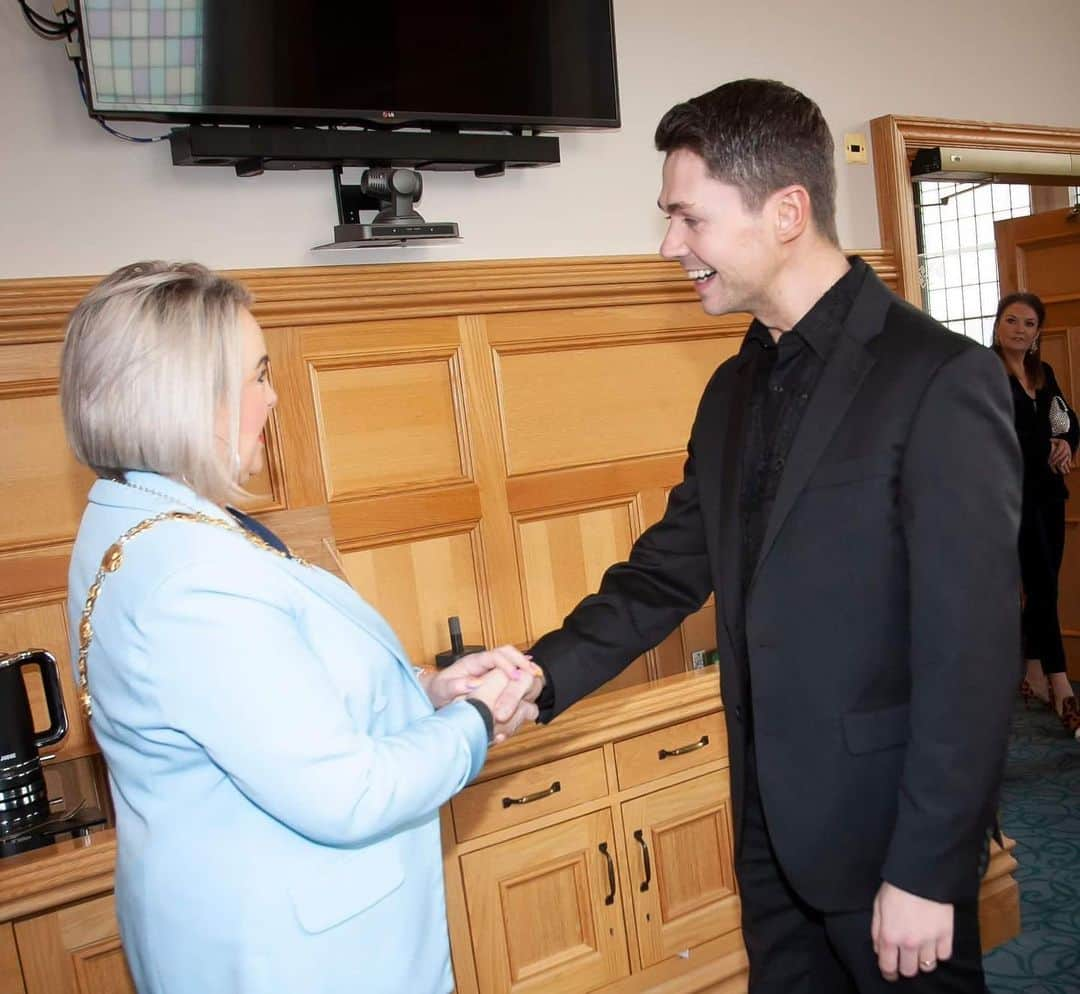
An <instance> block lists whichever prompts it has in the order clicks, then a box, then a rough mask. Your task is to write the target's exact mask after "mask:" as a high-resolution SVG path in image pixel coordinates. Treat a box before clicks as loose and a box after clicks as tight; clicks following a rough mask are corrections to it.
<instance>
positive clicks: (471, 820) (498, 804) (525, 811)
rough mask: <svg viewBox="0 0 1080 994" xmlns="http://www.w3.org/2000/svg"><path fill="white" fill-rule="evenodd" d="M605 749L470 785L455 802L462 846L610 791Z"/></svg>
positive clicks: (455, 821) (454, 810)
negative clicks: (491, 833)
mask: <svg viewBox="0 0 1080 994" xmlns="http://www.w3.org/2000/svg"><path fill="white" fill-rule="evenodd" d="M607 789H608V787H607V773H606V772H605V771H604V751H603V749H593V750H591V751H590V752H583V753H581V754H580V755H577V756H568V757H567V758H566V759H558V760H555V761H554V762H552V763H542V764H541V765H540V766H534V767H532V768H530V769H528V770H519V771H518V772H517V773H508V774H507V775H506V776H504V777H498V778H497V779H495V780H488V781H486V782H484V783H478V784H474V785H473V786H472V787H466V788H465V789H464V790H463V791H462V792H461V793H460V794H458V795H457V796H456V797H454V798H453V799H451V801H450V810H451V811H452V812H453V815H454V832H455V834H456V835H457V840H458V842H464V841H465V840H466V839H475V838H476V837H477V836H478V835H487V834H488V833H489V832H497V831H498V830H499V829H501V828H512V827H513V826H514V825H520V824H521V823H522V822H525V821H531V820H532V819H533V818H540V817H542V816H543V815H549V814H551V813H552V812H555V811H562V810H564V809H565V808H572V807H573V806H574V805H575V804H581V803H582V802H583V801H591V800H593V799H594V798H597V797H603V796H604V795H605V794H606V793H607Z"/></svg>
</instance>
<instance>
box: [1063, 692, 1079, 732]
mask: <svg viewBox="0 0 1080 994" xmlns="http://www.w3.org/2000/svg"><path fill="white" fill-rule="evenodd" d="M1058 717H1059V718H1060V719H1061V723H1062V724H1063V725H1064V726H1065V731H1067V732H1068V733H1069V734H1070V735H1071V736H1072V737H1073V738H1074V739H1080V702H1077V700H1076V697H1075V696H1070V697H1066V698H1064V699H1063V700H1062V702H1061V713H1060V714H1059V715H1058Z"/></svg>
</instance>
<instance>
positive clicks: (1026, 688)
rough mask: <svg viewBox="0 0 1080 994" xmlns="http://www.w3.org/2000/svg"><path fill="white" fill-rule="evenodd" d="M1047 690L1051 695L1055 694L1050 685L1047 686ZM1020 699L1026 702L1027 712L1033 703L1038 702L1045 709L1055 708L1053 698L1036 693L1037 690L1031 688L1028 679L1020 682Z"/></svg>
mask: <svg viewBox="0 0 1080 994" xmlns="http://www.w3.org/2000/svg"><path fill="white" fill-rule="evenodd" d="M1047 690H1048V691H1049V692H1050V693H1051V694H1053V692H1054V690H1053V688H1052V687H1050V686H1049V685H1047ZM1020 699H1021V700H1022V701H1023V702H1024V710H1025V711H1026V710H1027V709H1028V706H1029V705H1030V704H1031V703H1032V702H1033V701H1037V702H1038V703H1039V704H1041V705H1042V706H1043V707H1051V708H1052V707H1053V706H1054V704H1053V699H1052V697H1043V696H1042V694H1038V693H1036V692H1035V688H1034V687H1033V686H1031V683H1030V682H1029V681H1028V678H1027V677H1024V679H1023V680H1021V681H1020Z"/></svg>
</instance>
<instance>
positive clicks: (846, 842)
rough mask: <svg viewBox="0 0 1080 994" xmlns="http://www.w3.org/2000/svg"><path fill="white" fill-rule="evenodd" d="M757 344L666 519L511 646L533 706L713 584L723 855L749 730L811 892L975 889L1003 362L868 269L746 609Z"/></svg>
mask: <svg viewBox="0 0 1080 994" xmlns="http://www.w3.org/2000/svg"><path fill="white" fill-rule="evenodd" d="M759 351H760V350H753V349H749V348H747V347H746V346H745V344H744V347H743V349H742V350H741V351H740V353H739V354H738V355H737V356H735V357H734V358H732V359H731V360H729V361H728V362H725V363H724V364H723V365H722V366H720V368H719V369H717V371H716V373H715V374H714V375H713V377H712V379H711V381H710V382H709V384H708V386H707V387H706V390H705V393H704V395H703V397H702V400H701V403H700V406H699V408H698V413H697V417H696V419H695V422H694V426H693V429H692V433H691V437H690V443H689V447H688V458H687V461H686V466H685V470H684V477H683V480H682V482H681V483H680V484H679V485H678V486H677V487H675V488H674V489H673V490H672V492H671V496H670V498H669V501H668V506H667V510H666V513H665V514H664V517H663V518H662V519H661V520H660V521H659V522H657V523H656V524H655V525H653V526H652V527H651V528H649V529H648V530H647V531H645V532H644V533H643V534H642V535H641V537H640V538H639V539H638V541H637V542H635V544H634V547H633V550H632V551H631V554H630V558H629V560H628V561H627V562H625V563H620V564H618V565H616V566H613V567H612V568H611V569H609V570H608V571H607V573H606V574H605V575H604V578H603V581H602V583H601V586H600V590H599V592H598V593H597V594H595V595H592V596H590V597H587V598H586V599H585V600H583V601H582V602H581V603H580V604H579V605H578V606H577V607H576V608H575V609H574V611H573V612H572V613H571V614H570V615H569V616H568V617H567V618H566V620H565V622H564V624H563V626H562V628H560V629H559V630H557V631H555V632H552V633H550V634H548V635H546V636H544V637H543V638H542V639H540V641H539V642H537V643H536V645H535V646H534V647H533V650H532V652H533V654H534V657H535V658H536V659H537V661H538V662H540V663H541V664H543V666H544V667H545V668H546V669H547V671H548V673H549V675H550V677H551V680H552V683H553V686H554V689H555V704H554V709H553V710H552V711H551V712H550V713H549V714H546V715H545V716H544V717H545V719H548V718H550V717H553V716H554V715H555V714H558V713H559V712H560V711H561V710H563V709H564V708H566V707H568V706H569V705H570V704H572V703H573V702H574V701H576V700H577V699H579V698H580V697H582V696H584V695H585V694H587V693H589V692H590V691H591V690H593V689H594V688H596V687H597V686H599V685H600V684H602V683H603V682H605V681H606V680H608V679H610V678H611V677H613V676H614V675H615V674H616V673H618V672H619V671H620V670H621V669H622V668H623V667H624V666H625V665H627V663H628V662H629V661H630V660H632V659H634V658H635V657H636V656H638V655H639V654H640V653H641V652H643V651H645V650H646V649H648V648H650V647H652V646H654V645H656V644H657V643H658V642H660V641H661V640H662V639H663V638H665V637H666V636H667V635H668V634H669V633H670V632H671V631H672V630H673V629H674V628H675V627H676V626H677V625H678V624H679V622H680V621H681V620H682V619H683V618H684V617H685V616H686V615H687V614H688V613H690V612H692V611H695V610H697V609H698V608H700V606H701V605H702V604H703V603H704V601H705V599H706V598H707V597H708V595H709V593H710V592H711V591H714V590H715V591H716V595H717V597H716V622H717V625H716V627H717V633H718V639H719V647H720V650H721V653H720V654H721V664H720V665H721V681H722V689H723V697H724V703H725V706H726V718H727V725H728V733H729V747H730V754H731V780H732V793H733V797H734V805H735V815H736V845H737V846H738V844H739V839H740V836H741V810H742V797H743V790H744V781H745V774H746V752H747V748H748V746H749V745H750V742H749V739H750V736H751V735H752V736H753V747H754V748H755V755H756V767H757V776H758V781H759V787H760V791H761V797H762V803H763V805H764V808H765V813H766V817H767V821H768V825H769V832H770V835H771V838H772V841H773V845H774V847H775V849H776V853H777V856H778V859H779V861H780V863H781V865H782V867H783V869H784V871H785V872H786V874H787V876H788V878H789V880H790V881H791V883H792V884H793V886H794V887H795V888H796V890H797V891H798V892H799V894H800V895H801V896H802V897H803V898H804V899H805V900H807V901H808V902H809V903H810V904H812V905H814V906H815V907H818V908H821V909H822V910H834V911H838V910H845V909H854V908H865V907H868V906H869V905H870V903H871V902H872V899H873V896H874V894H875V892H876V890H877V888H878V887H879V885H880V883H881V881H882V879H885V880H888V881H889V882H891V883H893V884H895V885H896V886H898V887H901V888H903V889H904V890H907V891H910V892H913V893H915V894H919V895H921V896H923V897H927V898H931V899H933V900H937V901H945V902H956V901H961V900H969V899H973V898H974V897H975V896H976V894H977V890H978V883H979V881H978V868H977V867H978V863H979V859H980V856H981V854H982V851H983V845H984V843H985V835H986V830H987V827H988V826H989V824H990V823H991V822H992V820H993V817H994V814H995V808H996V800H997V792H998V787H999V783H1000V779H1001V774H1002V770H1003V765H1004V756H1005V747H1006V740H1007V735H1008V725H1009V715H1010V707H1011V699H1012V695H1013V693H1014V692H1015V688H1016V683H1017V681H1018V680H1019V677H1020V658H1021V653H1020V634H1019V605H1018V591H1019V584H1020V578H1019V566H1018V561H1017V548H1016V541H1017V531H1018V528H1019V520H1020V498H1021V462H1020V454H1019V448H1018V445H1017V442H1016V435H1015V433H1014V431H1013V426H1012V406H1011V401H1010V397H1009V390H1008V386H1007V384H1006V378H1005V375H1004V372H1003V371H1002V367H1001V363H1000V361H999V360H998V358H997V356H995V355H994V354H993V353H992V352H990V351H989V350H988V349H984V348H982V347H981V346H979V345H977V344H975V343H973V342H971V341H970V340H968V339H965V338H963V337H961V336H959V335H956V334H954V333H952V332H950V331H948V330H946V329H945V328H943V327H942V326H941V325H939V324H938V323H937V322H935V321H933V320H932V319H931V318H929V317H928V316H927V315H926V314H924V313H923V312H921V311H919V310H917V309H916V308H914V307H912V306H910V305H909V304H907V303H906V302H904V301H903V300H901V299H900V298H898V297H897V296H895V295H894V294H893V293H891V292H890V291H889V290H888V289H887V288H886V287H885V286H884V285H883V284H882V283H881V282H880V281H879V280H878V278H877V277H876V276H875V275H874V274H873V273H872V272H868V274H867V276H866V278H865V280H864V281H863V284H862V286H861V287H860V289H859V292H858V294H857V297H856V300H855V303H854V305H853V307H852V309H851V312H850V315H849V317H848V319H847V320H846V322H845V324H844V328H843V333H842V335H841V336H840V339H839V341H838V342H837V345H836V347H835V349H834V351H833V353H832V355H831V356H830V358H829V360H828V362H827V363H826V366H825V368H824V370H823V371H822V374H821V379H820V381H819V384H818V387H817V389H816V391H815V393H814V395H813V397H812V398H811V400H810V402H809V403H808V406H807V409H806V412H805V414H804V417H803V421H802V423H801V425H800V427H799V431H798V434H797V435H796V437H795V439H794V441H793V443H792V447H791V450H790V453H789V456H788V461H787V464H786V466H785V469H784V473H783V477H782V479H781V483H780V488H779V492H778V494H777V497H776V501H775V504H774V506H773V509H772V515H771V518H770V520H769V524H768V528H767V532H766V535H765V539H764V542H763V545H762V549H761V554H760V557H759V559H758V562H757V566H756V569H755V571H754V573H753V576H752V578H751V579H750V581H749V583H748V585H747V593H746V595H745V599H744V597H743V594H742V589H743V584H742V583H741V578H740V576H739V560H740V556H739V539H740V536H739V515H738V494H739V485H740V481H739V475H740V463H741V459H740V447H741V443H742V438H743V418H744V414H745V412H746V409H747V402H748V399H749V395H750V385H751V381H752V378H753V368H754V363H755V361H756V353H757V352H759ZM746 674H749V676H750V680H749V686H747V684H746ZM751 713H752V715H753V721H752V723H751V722H749V721H748V720H747V719H748V717H749V715H750V714H751ZM751 724H752V731H751V730H750V727H749V726H750V725H751Z"/></svg>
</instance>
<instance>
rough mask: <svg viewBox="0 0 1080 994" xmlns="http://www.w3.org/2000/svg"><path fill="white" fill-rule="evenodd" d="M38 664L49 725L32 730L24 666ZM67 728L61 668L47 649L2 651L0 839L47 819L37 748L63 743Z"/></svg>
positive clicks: (0, 677) (46, 806)
mask: <svg viewBox="0 0 1080 994" xmlns="http://www.w3.org/2000/svg"><path fill="white" fill-rule="evenodd" d="M27 666H36V667H37V668H38V670H39V671H40V673H41V682H42V685H43V686H44V688H45V703H46V704H47V705H48V708H49V722H50V724H49V727H48V728H47V729H45V731H43V732H36V731H34V717H33V714H32V712H31V711H30V698H29V697H28V696H27V694H26V684H25V683H23V668H24V667H27ZM67 730H68V720H67V711H66V710H65V709H64V695H63V692H62V690H61V688H60V671H59V670H58V669H57V665H56V659H55V658H54V657H53V656H52V654H51V653H48V652H46V651H45V650H44V649H27V650H26V651H25V652H17V653H15V654H14V655H8V654H7V653H3V652H0V838H8V837H10V836H14V835H18V834H19V833H20V832H25V831H26V830H27V829H30V828H33V827H34V826H35V825H38V824H40V823H41V822H43V821H46V820H47V819H48V817H49V798H48V795H47V794H46V791H45V775H44V774H43V773H42V770H41V759H40V758H39V757H38V749H41V748H43V747H45V746H50V745H54V744H55V743H57V742H59V741H60V740H61V739H62V738H63V737H64V736H65V735H66V734H67Z"/></svg>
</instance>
